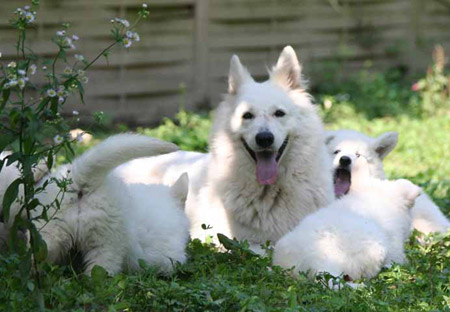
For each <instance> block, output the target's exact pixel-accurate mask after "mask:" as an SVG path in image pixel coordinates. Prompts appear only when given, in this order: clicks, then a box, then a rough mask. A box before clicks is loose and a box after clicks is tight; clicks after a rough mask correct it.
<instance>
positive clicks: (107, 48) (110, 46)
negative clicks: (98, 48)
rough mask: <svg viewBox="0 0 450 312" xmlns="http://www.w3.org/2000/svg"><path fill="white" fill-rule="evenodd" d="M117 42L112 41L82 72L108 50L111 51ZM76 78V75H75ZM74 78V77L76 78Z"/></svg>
mask: <svg viewBox="0 0 450 312" xmlns="http://www.w3.org/2000/svg"><path fill="white" fill-rule="evenodd" d="M117 42H118V41H114V42H113V43H111V44H110V45H109V46H108V47H106V48H105V49H103V51H102V52H100V53H99V54H98V55H97V56H96V57H95V58H94V59H93V60H92V61H91V62H90V63H89V64H87V65H86V66H85V67H84V68H83V70H87V69H88V68H89V67H91V65H92V64H94V63H95V62H96V61H97V60H98V59H99V58H100V57H101V56H102V55H103V54H105V52H106V51H108V50H109V49H111V48H112V47H114V46H115V45H116V44H117ZM76 76H78V74H77V75H76ZM76 76H75V77H76Z"/></svg>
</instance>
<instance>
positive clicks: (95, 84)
mask: <svg viewBox="0 0 450 312" xmlns="http://www.w3.org/2000/svg"><path fill="white" fill-rule="evenodd" d="M142 3H143V1H142V0H95V1H92V0H77V1H55V0H41V6H40V9H39V10H38V15H37V21H36V24H35V26H34V28H33V29H30V31H29V33H28V38H27V39H28V43H29V46H30V47H31V48H32V49H33V50H34V51H35V52H36V53H37V54H38V55H39V62H40V61H41V60H43V59H47V58H52V57H54V56H55V55H56V53H57V51H58V49H57V47H56V46H55V45H53V44H51V43H50V41H49V40H50V38H51V37H52V36H54V35H55V33H56V31H57V30H60V29H61V23H63V22H70V24H71V29H70V30H69V33H70V34H73V33H75V34H77V35H78V36H79V37H80V38H81V40H79V41H78V42H76V43H75V45H76V49H75V50H71V51H69V53H68V60H69V63H70V64H71V65H73V64H74V61H75V59H74V57H73V55H74V54H80V53H82V54H83V55H84V56H85V57H86V59H88V60H91V59H92V58H94V57H95V56H96V55H97V54H98V53H99V52H100V51H102V49H103V48H104V47H106V46H107V45H109V44H110V43H111V42H112V37H111V33H110V30H111V27H112V25H111V22H110V20H111V18H114V17H125V18H127V19H128V20H130V22H131V21H132V20H134V18H135V16H136V14H137V12H138V11H139V10H140V9H141V7H142ZM205 3H207V6H204V5H205ZM27 4H29V0H27V1H25V0H15V1H6V0H5V1H0V36H1V39H2V40H1V44H0V52H2V58H1V59H0V61H1V62H9V61H10V60H12V59H14V58H15V56H16V50H15V48H14V45H15V42H16V40H17V38H16V34H17V33H16V31H15V30H14V29H13V28H12V27H11V25H10V23H9V20H10V18H11V17H12V12H13V11H14V10H15V9H16V8H17V7H23V6H24V5H27ZM147 4H148V7H149V9H150V16H149V18H148V19H147V20H145V21H143V22H142V23H141V24H140V25H139V27H138V29H137V31H138V33H139V34H140V36H141V42H135V43H133V45H132V47H131V48H130V49H125V48H124V47H121V46H120V45H119V46H117V47H116V48H115V49H114V50H113V51H112V52H111V54H110V56H109V58H108V60H106V59H104V58H103V57H101V58H100V59H99V60H98V63H96V64H95V65H93V66H92V68H91V71H90V72H88V73H87V76H88V77H89V83H88V85H86V87H85V88H86V103H87V104H86V105H85V106H83V105H81V104H80V103H79V100H78V99H77V98H74V99H72V100H71V101H70V102H69V103H68V105H67V106H66V108H65V111H66V113H67V114H69V115H70V113H71V111H72V110H73V109H76V110H79V111H80V112H82V116H85V117H86V118H88V117H87V115H89V114H90V113H92V112H94V111H98V110H102V111H105V113H107V114H109V115H111V116H113V118H115V119H116V120H120V121H124V122H130V123H140V124H154V123H155V122H157V121H158V120H160V118H161V117H162V116H173V114H175V113H176V112H177V110H178V107H179V105H180V102H181V101H184V102H186V107H188V108H192V107H195V102H194V101H195V100H206V101H209V102H210V104H211V107H215V106H216V105H217V104H218V103H219V101H220V99H221V93H223V92H226V90H227V75H228V70H229V61H230V57H231V55H233V54H237V55H239V57H240V59H241V61H242V63H243V64H244V65H245V66H247V67H248V68H249V70H250V72H251V73H252V74H253V75H254V77H255V78H256V79H257V80H261V79H265V78H267V76H268V73H267V68H268V67H270V66H272V65H273V63H274V62H276V59H277V57H278V55H279V53H280V50H281V49H282V48H283V47H284V46H285V45H287V44H290V45H293V47H294V48H295V49H296V51H297V52H298V55H299V58H300V61H301V62H302V64H303V68H304V72H305V73H306V74H307V75H308V78H309V79H310V81H311V83H312V84H315V83H320V82H321V79H323V78H322V77H323V76H324V75H322V74H321V73H322V72H323V71H325V70H327V66H329V64H335V66H337V67H338V68H339V70H338V71H337V76H338V77H341V76H342V77H348V76H351V75H353V74H355V73H357V72H358V71H359V70H361V69H362V68H365V66H366V64H367V63H368V62H369V63H371V64H372V65H371V67H370V68H371V69H373V70H384V69H387V68H390V67H395V66H398V65H406V66H408V67H410V68H411V69H413V70H423V69H425V68H426V67H427V65H429V64H430V61H431V51H432V48H433V45H435V44H437V43H440V44H442V46H443V47H444V49H446V52H447V54H449V53H450V31H449V29H450V10H448V8H447V7H445V6H444V5H442V3H439V2H438V1H434V0H429V1H425V0H339V1H329V0H152V1H149V2H148V3H147ZM199 5H202V7H201V8H202V10H200V11H201V14H199V12H200V11H199V10H198V9H199ZM205 8H206V9H205ZM197 19H199V20H197ZM201 27H205V28H201ZM196 32H197V33H196ZM200 33H201V36H200V35H199V34H200ZM39 62H38V64H39ZM65 66H66V65H65V64H63V63H62V62H58V63H57V66H56V67H57V71H61V70H63V69H64V67H65ZM47 71H48V70H47ZM43 74H44V72H43V71H42V69H41V66H39V72H38V74H37V75H36V76H34V77H33V78H32V79H33V82H36V83H37V84H38V85H39V84H42V82H43V79H44V78H43ZM200 83H202V85H200ZM198 90H201V92H202V93H204V94H198Z"/></svg>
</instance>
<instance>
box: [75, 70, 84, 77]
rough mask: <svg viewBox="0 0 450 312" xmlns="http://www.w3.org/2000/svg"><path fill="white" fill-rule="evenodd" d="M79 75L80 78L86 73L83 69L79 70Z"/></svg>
mask: <svg viewBox="0 0 450 312" xmlns="http://www.w3.org/2000/svg"><path fill="white" fill-rule="evenodd" d="M77 74H78V76H80V77H83V76H84V74H85V71H84V70H82V69H79V70H77Z"/></svg>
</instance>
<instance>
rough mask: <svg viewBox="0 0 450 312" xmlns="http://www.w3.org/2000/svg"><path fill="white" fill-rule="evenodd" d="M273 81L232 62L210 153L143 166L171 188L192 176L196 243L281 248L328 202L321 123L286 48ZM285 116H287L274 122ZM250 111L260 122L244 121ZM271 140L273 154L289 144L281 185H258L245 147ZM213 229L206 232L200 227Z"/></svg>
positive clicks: (185, 154) (327, 169)
mask: <svg viewBox="0 0 450 312" xmlns="http://www.w3.org/2000/svg"><path fill="white" fill-rule="evenodd" d="M270 77H271V78H270V79H269V80H267V81H265V82H262V83H258V82H255V81H254V80H253V79H252V78H251V76H250V74H249V73H248V71H247V69H245V67H243V66H242V64H241V63H240V61H239V58H238V57H237V56H233V57H232V59H231V63H230V74H229V93H228V94H227V95H226V96H225V99H224V101H223V102H222V103H221V104H220V105H219V107H218V108H217V111H216V113H215V119H214V121H213V127H212V132H211V135H210V150H211V152H210V153H209V154H198V153H189V152H177V153H173V154H171V155H164V156H161V157H157V158H154V159H146V160H143V161H142V162H141V166H140V167H141V168H144V167H147V169H146V171H145V173H144V176H143V177H142V178H146V179H150V180H151V179H155V178H156V179H157V180H159V181H171V180H173V179H174V178H176V177H177V175H179V174H180V173H181V172H184V171H187V172H188V174H189V177H190V179H191V183H190V187H189V194H188V199H187V203H186V212H187V214H188V217H189V219H190V221H191V236H193V237H195V238H200V239H205V238H206V237H207V236H209V235H212V236H213V238H216V234H217V233H223V234H225V235H227V236H230V237H236V238H238V239H240V240H248V241H249V242H250V244H251V246H252V248H254V249H255V250H257V249H258V248H259V244H263V243H265V242H266V241H267V240H270V241H272V242H276V241H277V240H278V239H279V238H280V237H281V236H283V235H284V234H285V233H287V232H288V231H290V230H291V229H292V228H293V227H295V225H296V224H297V223H298V222H299V221H300V220H301V219H302V218H303V217H305V216H306V215H307V214H309V213H311V212H313V211H315V210H316V209H318V208H319V207H322V206H325V205H327V204H328V203H330V202H331V201H332V200H333V198H334V196H333V191H332V174H331V172H332V168H331V165H330V163H331V162H330V158H329V155H328V154H327V152H326V148H325V144H324V133H323V126H322V122H321V120H320V118H319V116H318V114H317V111H316V107H315V106H314V105H313V104H312V103H311V98H310V96H309V95H308V93H306V92H305V91H304V90H303V87H304V85H303V82H302V81H301V66H300V64H299V62H298V60H297V57H296V55H295V52H294V50H293V49H292V48H291V47H286V48H285V49H284V50H283V52H282V53H281V55H280V58H279V60H278V62H277V65H276V66H275V67H274V68H273V69H272V71H271V75H270ZM277 109H280V110H283V111H284V112H285V113H286V115H285V116H283V117H276V116H274V112H275V111H276V110H277ZM245 112H251V113H252V114H253V115H254V118H252V119H251V120H246V119H243V114H244V113H245ZM262 129H263V130H267V131H270V132H271V133H273V135H274V143H273V147H272V148H273V150H278V149H279V148H280V146H281V145H282V144H283V141H284V140H285V138H286V137H289V143H288V145H287V147H286V149H285V151H284V153H283V155H282V157H281V158H280V160H279V161H278V179H277V180H276V182H275V183H273V184H271V185H260V184H259V183H258V181H257V178H256V165H255V161H254V159H253V158H252V157H251V156H250V155H249V153H248V152H247V150H246V149H245V147H244V145H243V142H242V140H245V142H246V143H247V144H248V145H249V147H250V148H252V149H253V150H256V151H257V150H258V145H257V143H256V142H255V136H256V134H257V133H258V132H259V131H261V130H262ZM202 224H205V225H209V226H210V227H212V228H211V229H209V230H206V231H205V230H203V229H202V227H201V225H202Z"/></svg>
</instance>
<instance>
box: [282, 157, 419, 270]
mask: <svg viewBox="0 0 450 312" xmlns="http://www.w3.org/2000/svg"><path fill="white" fill-rule="evenodd" d="M362 161H365V160H358V161H357V162H362ZM363 175H364V176H363V177H361V178H360V179H359V180H360V181H359V182H360V183H359V186H358V187H353V185H352V189H351V191H350V193H349V194H348V195H346V196H343V197H342V198H341V199H338V200H336V201H335V202H333V203H332V204H330V205H329V206H327V207H326V208H322V209H319V210H318V211H317V212H315V213H313V214H311V215H309V216H307V217H306V218H304V219H303V220H302V221H300V223H299V225H298V226H297V227H296V228H295V229H294V230H293V231H292V232H290V233H288V234H286V235H285V236H284V237H283V238H282V239H280V240H279V242H278V243H277V244H276V245H275V251H274V264H277V265H280V266H282V267H284V268H294V269H293V275H294V276H297V275H298V272H299V271H303V272H309V273H310V276H314V275H315V274H316V273H318V272H329V273H331V274H332V275H334V276H339V275H341V274H344V275H348V277H350V278H351V279H360V278H372V277H374V276H375V275H376V274H378V272H379V271H380V270H381V268H382V267H383V266H384V265H390V264H391V263H392V262H396V263H403V262H404V261H405V255H404V247H403V244H404V241H405V240H406V239H407V237H408V236H409V234H410V225H411V216H410V211H409V208H411V207H412V205H413V204H414V200H415V198H416V197H417V196H418V195H419V192H420V188H419V187H417V186H415V185H414V184H412V183H411V182H409V181H407V180H396V181H387V180H378V179H374V178H371V177H370V176H369V174H363ZM362 185H364V187H361V186H362Z"/></svg>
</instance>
